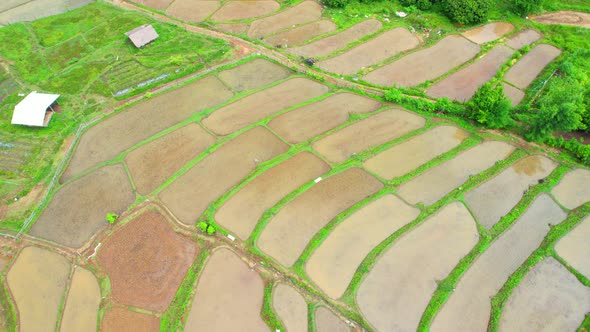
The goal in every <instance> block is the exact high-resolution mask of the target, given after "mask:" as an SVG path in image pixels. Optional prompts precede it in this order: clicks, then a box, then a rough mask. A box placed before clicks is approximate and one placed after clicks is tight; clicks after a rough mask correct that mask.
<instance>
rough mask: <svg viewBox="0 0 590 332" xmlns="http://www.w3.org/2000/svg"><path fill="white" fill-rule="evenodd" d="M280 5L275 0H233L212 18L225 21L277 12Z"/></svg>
mask: <svg viewBox="0 0 590 332" xmlns="http://www.w3.org/2000/svg"><path fill="white" fill-rule="evenodd" d="M279 7H280V5H279V4H278V3H277V2H276V1H273V0H237V1H234V0H232V1H228V2H226V3H225V5H223V7H221V8H220V9H219V10H218V11H216V12H215V14H213V15H212V16H211V20H213V21H218V22H224V21H233V20H243V19H248V18H254V17H258V16H264V15H267V14H270V13H272V12H275V11H277V10H278V9H279Z"/></svg>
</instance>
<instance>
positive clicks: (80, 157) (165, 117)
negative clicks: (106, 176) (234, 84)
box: [61, 76, 232, 182]
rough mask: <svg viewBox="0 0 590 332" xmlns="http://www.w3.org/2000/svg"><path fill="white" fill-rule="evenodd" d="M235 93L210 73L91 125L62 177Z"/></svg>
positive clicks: (71, 174)
mask: <svg viewBox="0 0 590 332" xmlns="http://www.w3.org/2000/svg"><path fill="white" fill-rule="evenodd" d="M231 96H232V93H231V91H229V90H228V89H227V88H226V87H225V86H224V85H223V83H221V81H220V80H218V79H217V78H216V77H214V76H208V77H206V78H204V79H201V80H199V81H197V82H194V83H191V84H189V85H186V86H184V87H181V88H179V89H176V90H173V91H170V92H167V93H164V94H162V95H158V96H156V97H153V98H151V99H148V100H145V101H142V102H140V103H138V104H136V105H133V106H131V107H130V108H128V109H127V110H125V111H123V112H121V113H118V114H116V115H114V116H111V117H109V118H108V119H106V120H104V121H101V122H100V123H98V124H97V125H95V126H93V127H92V128H89V129H88V130H87V131H86V132H85V133H84V135H82V137H80V142H79V143H78V146H77V147H76V151H75V153H74V155H73V157H72V160H71V161H70V164H69V166H68V168H67V170H66V171H65V173H64V174H63V175H62V177H61V181H62V182H64V181H67V180H68V179H70V178H71V177H72V176H74V175H77V174H80V173H81V172H83V171H85V170H87V169H88V168H90V167H92V166H94V165H96V164H98V163H101V162H104V161H107V160H109V159H112V158H114V157H116V156H117V155H119V154H120V153H121V152H123V151H125V150H126V149H128V148H130V147H132V146H133V145H135V144H137V143H139V142H141V141H143V140H144V139H146V138H148V137H150V136H152V135H154V134H156V133H158V132H160V131H162V130H164V129H166V128H168V127H170V126H173V125H175V124H177V123H179V122H181V121H183V120H185V119H186V118H188V117H189V116H191V115H192V114H193V113H196V112H199V111H202V110H204V109H206V108H209V107H212V106H215V105H217V104H219V103H222V102H223V101H225V100H227V99H229V98H230V97H231Z"/></svg>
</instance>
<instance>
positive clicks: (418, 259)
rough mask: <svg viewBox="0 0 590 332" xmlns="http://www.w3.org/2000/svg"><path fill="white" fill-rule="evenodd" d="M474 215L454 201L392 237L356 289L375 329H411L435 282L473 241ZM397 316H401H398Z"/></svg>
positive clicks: (358, 297) (358, 300) (455, 262)
mask: <svg viewBox="0 0 590 332" xmlns="http://www.w3.org/2000/svg"><path fill="white" fill-rule="evenodd" d="M478 238H479V235H478V233H477V229H476V226H475V221H474V220H473V218H472V217H471V214H469V211H468V210H467V208H465V206H464V205H462V204H461V203H458V202H455V203H451V204H449V205H447V206H445V207H444V208H443V209H442V210H440V211H439V212H438V213H436V214H435V215H433V216H431V217H430V218H429V219H428V220H426V221H425V222H424V224H422V225H420V226H418V228H416V229H414V230H412V231H410V232H409V233H407V234H405V235H404V236H403V237H401V238H400V239H398V240H397V241H396V242H395V243H394V244H393V246H392V247H391V248H389V249H388V250H387V251H386V252H385V253H384V254H383V255H382V256H381V257H380V258H379V259H378V260H377V262H376V263H375V265H374V266H373V268H372V269H371V271H370V272H369V274H368V275H367V276H366V277H365V279H364V280H363V281H362V283H361V286H360V288H359V290H358V293H357V303H358V306H359V308H360V310H361V312H362V313H363V315H364V316H365V318H366V319H367V320H368V321H369V323H371V325H372V326H373V327H374V328H375V329H377V330H379V331H410V330H412V331H414V330H416V328H417V327H418V323H419V322H420V317H422V313H423V312H424V309H425V308H426V306H427V305H428V302H429V301H430V298H431V296H432V294H433V293H434V291H435V290H436V288H437V287H438V285H437V283H436V282H437V280H442V279H444V278H445V277H446V276H447V275H448V274H449V272H451V270H452V269H453V268H454V267H455V265H457V263H459V260H460V259H461V258H463V257H464V256H465V255H466V254H467V253H468V252H469V251H470V250H471V248H472V247H473V246H474V245H475V244H476V243H477V241H478ZM400 317H403V319H400Z"/></svg>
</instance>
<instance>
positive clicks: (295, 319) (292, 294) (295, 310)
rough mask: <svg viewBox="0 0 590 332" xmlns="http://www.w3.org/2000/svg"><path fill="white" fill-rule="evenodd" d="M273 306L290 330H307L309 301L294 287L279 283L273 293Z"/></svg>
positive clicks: (298, 331)
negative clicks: (306, 301)
mask: <svg viewBox="0 0 590 332" xmlns="http://www.w3.org/2000/svg"><path fill="white" fill-rule="evenodd" d="M272 306H273V308H274V309H275V311H276V313H277V315H278V316H279V318H280V319H281V321H282V322H283V324H284V325H285V327H286V328H287V331H289V332H307V303H305V299H304V298H303V297H302V296H301V294H299V293H298V292H297V291H296V290H294V289H293V288H292V287H290V286H287V285H286V284H278V285H277V286H276V287H275V289H274V290H273V293H272Z"/></svg>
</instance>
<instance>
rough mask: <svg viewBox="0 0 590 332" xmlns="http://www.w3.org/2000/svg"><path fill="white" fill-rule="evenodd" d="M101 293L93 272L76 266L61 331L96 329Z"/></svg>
mask: <svg viewBox="0 0 590 332" xmlns="http://www.w3.org/2000/svg"><path fill="white" fill-rule="evenodd" d="M100 300H101V295H100V287H99V286H98V281H97V280H96V277H94V275H93V274H92V272H90V271H88V270H85V269H83V268H81V267H78V268H76V271H75V272H74V276H73V277H72V285H71V286H70V290H69V291H68V298H67V300H66V306H65V309H64V313H63V318H62V320H61V328H60V331H64V332H68V331H71V332H80V331H94V330H95V329H96V324H97V322H98V306H99V305H100Z"/></svg>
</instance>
